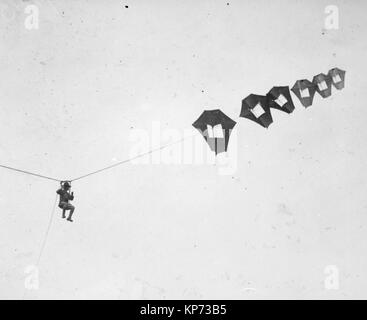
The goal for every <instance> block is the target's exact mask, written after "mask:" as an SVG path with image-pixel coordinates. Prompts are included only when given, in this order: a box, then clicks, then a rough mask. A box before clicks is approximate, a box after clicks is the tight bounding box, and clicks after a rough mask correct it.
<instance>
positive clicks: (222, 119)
mask: <svg viewBox="0 0 367 320" xmlns="http://www.w3.org/2000/svg"><path fill="white" fill-rule="evenodd" d="M192 125H193V127H194V128H196V129H197V130H198V131H199V132H200V133H201V134H202V135H203V137H204V139H205V141H206V142H207V143H208V144H209V147H210V149H211V150H212V151H214V152H215V154H216V155H217V154H218V153H221V152H226V151H227V148H228V143H229V137H230V135H231V131H232V129H233V128H234V126H235V125H236V121H234V120H232V119H231V118H230V117H228V116H227V115H225V114H224V113H223V112H222V111H221V110H219V109H215V110H205V111H204V112H203V113H202V114H201V116H200V117H199V118H198V119H197V120H196V121H195V122H194V123H193V124H192Z"/></svg>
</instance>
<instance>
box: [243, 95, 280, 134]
mask: <svg viewBox="0 0 367 320" xmlns="http://www.w3.org/2000/svg"><path fill="white" fill-rule="evenodd" d="M240 117H243V118H247V119H250V120H252V121H254V122H256V123H258V124H259V125H261V126H263V127H264V128H268V127H269V126H270V124H271V123H272V122H273V118H272V116H271V112H270V106H269V102H268V97H266V96H260V95H256V94H250V95H249V96H247V97H246V98H245V99H243V100H242V108H241V113H240Z"/></svg>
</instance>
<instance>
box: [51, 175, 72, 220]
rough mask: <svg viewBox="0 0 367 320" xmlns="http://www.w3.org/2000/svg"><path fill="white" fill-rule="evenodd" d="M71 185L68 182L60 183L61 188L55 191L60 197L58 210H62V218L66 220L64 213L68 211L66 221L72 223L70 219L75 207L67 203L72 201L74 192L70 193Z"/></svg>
mask: <svg viewBox="0 0 367 320" xmlns="http://www.w3.org/2000/svg"><path fill="white" fill-rule="evenodd" d="M70 188H71V185H70V183H69V182H67V181H66V182H62V183H61V188H60V189H59V190H57V191H56V193H57V194H58V195H60V201H59V208H61V209H62V217H63V218H66V215H65V211H67V210H70V212H69V217H68V218H67V220H68V221H70V222H73V220H72V219H71V218H72V216H73V213H74V210H75V207H74V206H73V205H72V204H70V203H69V201H72V200H74V192H71V193H70Z"/></svg>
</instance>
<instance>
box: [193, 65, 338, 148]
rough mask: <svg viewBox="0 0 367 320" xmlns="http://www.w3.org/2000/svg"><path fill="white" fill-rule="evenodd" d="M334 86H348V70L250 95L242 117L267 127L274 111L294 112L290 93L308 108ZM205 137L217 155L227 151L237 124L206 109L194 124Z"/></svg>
mask: <svg viewBox="0 0 367 320" xmlns="http://www.w3.org/2000/svg"><path fill="white" fill-rule="evenodd" d="M332 86H334V87H335V88H336V89H337V90H341V89H343V88H344V86H345V71H344V70H341V69H338V68H333V69H331V70H330V71H329V72H328V73H327V74H324V73H320V74H318V75H316V76H314V77H313V79H312V82H311V81H309V80H307V79H301V80H297V81H296V83H295V84H294V85H293V87H292V89H290V90H289V87H288V86H281V87H273V88H272V89H271V90H270V91H269V92H268V93H267V94H266V95H257V94H250V95H248V96H247V97H246V98H244V99H243V100H242V107H241V113H240V117H242V118H247V119H249V120H251V121H253V122H256V123H257V124H259V125H260V126H262V127H264V128H268V127H269V126H270V125H271V124H272V123H273V117H272V116H271V109H276V110H280V111H283V112H285V113H288V114H290V113H292V112H293V111H294V109H295V107H294V103H293V100H292V96H291V93H290V91H292V92H293V93H294V94H295V96H296V97H297V98H298V99H299V101H300V102H301V104H302V105H303V106H304V107H305V108H308V107H310V106H311V105H312V104H313V100H314V96H315V94H316V92H317V93H318V94H319V95H320V96H321V97H322V98H328V97H330V96H331V91H332ZM192 125H193V126H194V128H196V129H197V130H199V132H200V133H201V134H202V136H203V137H204V139H205V141H206V142H207V143H208V144H209V147H210V149H211V150H212V151H213V152H215V154H216V155H217V154H218V153H222V152H226V151H227V148H228V143H229V137H230V135H231V131H232V129H233V128H234V126H235V125H236V122H235V121H234V120H232V119H231V118H229V117H228V116H227V115H225V114H224V113H223V112H222V111H221V110H219V109H216V110H205V111H204V112H203V113H202V114H201V116H200V117H199V118H198V119H197V120H196V121H195V122H194V123H193V124H192Z"/></svg>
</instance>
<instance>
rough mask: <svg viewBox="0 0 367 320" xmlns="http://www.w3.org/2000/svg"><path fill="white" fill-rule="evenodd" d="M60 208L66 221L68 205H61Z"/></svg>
mask: <svg viewBox="0 0 367 320" xmlns="http://www.w3.org/2000/svg"><path fill="white" fill-rule="evenodd" d="M60 207H61V208H62V217H63V218H64V219H65V218H66V215H65V211H66V203H61V205H60Z"/></svg>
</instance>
